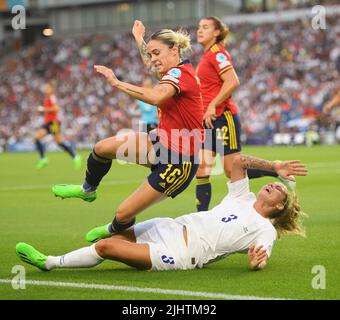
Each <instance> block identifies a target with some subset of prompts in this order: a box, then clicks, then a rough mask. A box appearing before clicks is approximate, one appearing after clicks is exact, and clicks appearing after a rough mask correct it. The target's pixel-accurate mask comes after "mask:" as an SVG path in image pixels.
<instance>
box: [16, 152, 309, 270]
mask: <svg viewBox="0 0 340 320" xmlns="http://www.w3.org/2000/svg"><path fill="white" fill-rule="evenodd" d="M250 169H258V170H268V171H271V172H276V173H277V174H279V175H280V176H282V177H284V178H286V179H292V175H297V176H305V175H307V170H306V168H305V166H304V165H303V164H301V163H300V162H299V161H296V160H295V161H266V160H262V159H259V158H255V157H250V156H246V155H237V156H235V157H234V158H233V164H232V169H231V181H230V182H229V183H228V187H229V193H228V195H227V196H226V197H225V198H224V199H223V200H222V202H221V203H220V204H219V205H217V206H216V207H214V208H213V209H211V210H210V211H202V212H195V213H191V214H187V215H183V216H180V217H178V218H175V219H171V218H154V219H151V220H147V221H144V222H142V223H138V224H136V225H135V226H134V227H133V228H130V229H129V230H125V231H123V232H120V233H118V234H115V235H113V236H110V235H108V238H107V239H102V240H99V241H98V242H97V243H95V244H93V245H92V246H89V247H84V248H81V249H78V250H75V251H72V252H70V253H66V254H64V255H62V256H50V255H49V256H46V255H44V254H42V253H40V252H39V251H37V250H36V249H35V248H34V247H32V246H31V245H29V244H26V243H22V242H20V243H18V244H17V245H16V253H17V255H18V256H19V258H20V259H21V260H22V261H24V262H26V263H29V264H32V265H34V266H36V267H38V268H39V269H41V270H52V269H57V268H91V267H94V266H96V265H98V264H100V263H101V262H102V261H103V260H104V259H110V260H115V261H120V262H123V263H125V264H127V265H129V266H132V267H135V268H138V269H146V270H150V269H151V270H186V269H194V268H202V267H203V266H205V265H206V264H208V263H212V262H214V261H216V260H219V259H221V258H224V257H226V256H229V255H231V254H233V253H247V254H248V263H249V268H250V270H261V269H263V268H264V267H265V266H266V265H267V261H268V258H269V257H270V255H271V252H272V248H273V245H274V242H275V240H276V239H277V238H280V237H281V236H283V235H285V234H297V235H301V236H304V230H303V227H302V221H301V218H302V217H303V215H304V214H303V212H302V210H301V207H300V205H299V202H298V199H297V196H296V194H295V192H294V191H289V190H288V189H287V187H286V186H285V185H284V184H282V183H280V182H273V183H269V184H267V185H265V186H263V187H262V188H261V190H260V191H259V192H258V194H257V196H255V194H254V193H252V192H250V188H249V179H248V177H247V170H250ZM95 240H96V239H94V241H95Z"/></svg>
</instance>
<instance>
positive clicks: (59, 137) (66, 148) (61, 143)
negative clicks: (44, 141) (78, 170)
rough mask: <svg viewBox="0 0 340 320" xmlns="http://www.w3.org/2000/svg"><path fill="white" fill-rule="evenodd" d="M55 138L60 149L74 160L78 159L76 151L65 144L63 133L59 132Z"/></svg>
mask: <svg viewBox="0 0 340 320" xmlns="http://www.w3.org/2000/svg"><path fill="white" fill-rule="evenodd" d="M53 137H54V141H55V142H56V143H57V144H58V145H59V147H60V148H62V149H63V150H64V151H65V152H67V153H68V154H69V155H70V156H71V158H72V159H74V158H75V157H76V154H75V153H74V150H73V149H72V148H71V147H70V146H68V145H66V144H65V143H64V139H63V137H62V135H61V133H59V132H58V133H55V134H54V135H53Z"/></svg>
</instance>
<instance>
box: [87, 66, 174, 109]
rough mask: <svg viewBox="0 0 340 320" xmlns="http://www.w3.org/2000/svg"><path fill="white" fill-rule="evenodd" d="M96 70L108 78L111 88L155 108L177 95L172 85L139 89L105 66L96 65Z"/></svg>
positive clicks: (164, 84) (165, 84)
mask: <svg viewBox="0 0 340 320" xmlns="http://www.w3.org/2000/svg"><path fill="white" fill-rule="evenodd" d="M94 68H95V70H96V71H97V72H99V73H100V74H102V75H103V76H104V77H105V78H106V80H107V81H108V82H109V83H110V84H111V86H113V87H115V88H117V89H118V90H120V91H122V92H125V93H127V94H128V95H129V96H131V97H133V98H135V99H138V100H142V101H144V102H146V103H149V104H152V105H155V106H157V105H159V104H161V103H162V102H164V101H165V100H167V99H169V98H170V97H172V96H174V95H175V94H176V89H175V87H174V86H172V85H171V84H167V83H162V84H159V85H156V86H155V87H153V88H145V87H138V86H135V85H132V84H129V83H126V82H123V81H120V80H118V79H117V77H116V76H115V74H114V73H113V71H112V70H111V69H109V68H107V67H105V66H99V65H95V66H94Z"/></svg>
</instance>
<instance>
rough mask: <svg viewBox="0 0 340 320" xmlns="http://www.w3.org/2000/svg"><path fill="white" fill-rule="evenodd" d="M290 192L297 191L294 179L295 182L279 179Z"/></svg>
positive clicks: (279, 177)
mask: <svg viewBox="0 0 340 320" xmlns="http://www.w3.org/2000/svg"><path fill="white" fill-rule="evenodd" d="M277 178H278V179H279V180H280V181H281V182H282V183H283V184H284V185H285V186H286V187H287V188H288V190H290V191H293V190H295V189H296V181H295V178H294V181H291V180H288V179H285V178H282V177H281V176H278V177H277Z"/></svg>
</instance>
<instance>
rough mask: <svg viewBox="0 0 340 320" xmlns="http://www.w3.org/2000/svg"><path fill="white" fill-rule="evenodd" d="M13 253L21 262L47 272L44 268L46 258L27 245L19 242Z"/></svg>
mask: <svg viewBox="0 0 340 320" xmlns="http://www.w3.org/2000/svg"><path fill="white" fill-rule="evenodd" d="M15 251H16V253H17V255H18V257H19V258H20V259H21V260H22V261H24V262H26V263H29V264H31V265H32V266H35V267H37V268H39V269H40V270H42V271H48V269H47V268H46V260H47V257H46V256H45V255H44V254H42V253H40V252H39V251H38V250H36V249H35V248H33V247H32V246H30V245H29V244H27V243H24V242H19V243H18V244H17V245H16V247H15Z"/></svg>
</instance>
